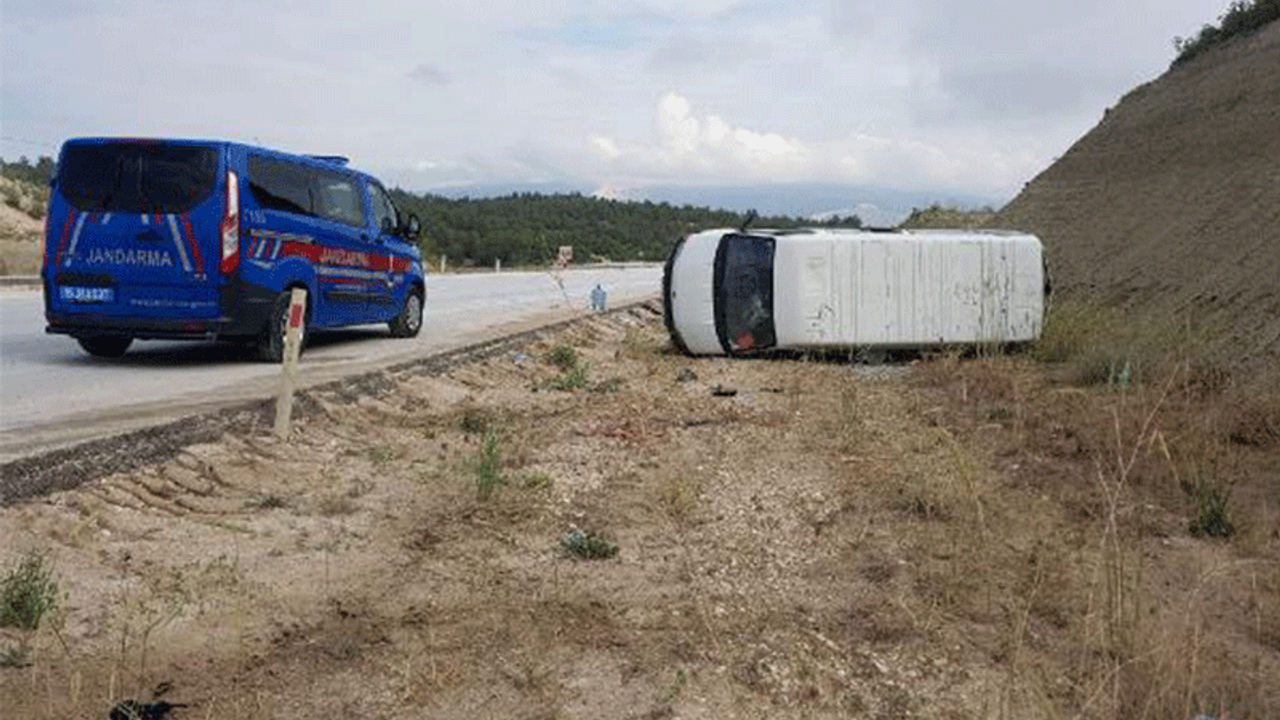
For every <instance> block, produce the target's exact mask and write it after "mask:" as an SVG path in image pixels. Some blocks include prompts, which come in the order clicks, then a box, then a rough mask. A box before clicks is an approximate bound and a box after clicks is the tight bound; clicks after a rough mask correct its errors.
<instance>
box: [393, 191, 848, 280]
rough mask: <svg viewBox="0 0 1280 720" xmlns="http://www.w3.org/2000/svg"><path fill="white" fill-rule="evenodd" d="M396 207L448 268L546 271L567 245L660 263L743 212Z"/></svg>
mask: <svg viewBox="0 0 1280 720" xmlns="http://www.w3.org/2000/svg"><path fill="white" fill-rule="evenodd" d="M391 194H392V197H393V199H394V200H395V202H396V205H397V206H398V207H399V208H400V209H401V210H402V211H405V212H410V213H414V214H415V215H417V216H418V218H419V220H420V221H421V222H422V228H423V230H422V240H421V245H422V249H423V251H424V252H425V253H426V254H427V255H428V256H429V257H434V258H439V257H441V256H444V257H447V258H448V259H449V262H450V264H456V265H464V266H465V265H479V266H489V265H493V264H494V262H495V261H501V262H502V263H503V264H504V265H526V266H528V265H546V264H549V263H551V262H552V261H553V260H555V258H556V256H557V253H558V251H559V248H560V247H561V246H563V245H568V246H572V247H573V254H574V259H575V261H577V262H591V261H594V260H600V259H608V260H614V261H628V260H661V259H663V258H665V257H666V255H667V253H668V252H669V251H670V250H671V246H672V244H673V243H674V242H675V240H676V239H677V238H680V237H683V236H684V235H688V234H690V233H694V232H698V231H700V230H707V229H711V228H720V227H739V226H741V225H742V224H743V222H744V221H745V220H746V215H745V214H744V213H738V212H733V211H730V210H716V209H712V208H707V207H694V206H692V205H683V206H676V205H672V204H670V203H666V202H658V203H655V202H652V201H647V200H646V201H644V202H631V201H621V200H608V199H603V198H596V197H589V196H585V195H582V194H580V193H568V194H556V195H542V194H539V193H514V194H511V195H507V196H505V197H497V198H460V199H452V198H446V197H441V196H438V195H430V194H427V195H414V194H412V193H408V192H405V191H403V190H393V191H392V193H391ZM815 224H817V225H824V226H828V227H854V228H857V227H861V226H862V220H861V219H860V218H858V216H856V215H850V216H847V217H833V218H830V219H828V220H826V221H823V222H819V223H815V222H814V221H812V220H804V219H801V218H795V217H787V216H768V217H759V218H756V219H754V220H753V221H752V226H753V227H768V228H794V227H802V226H805V227H810V226H814V225H815Z"/></svg>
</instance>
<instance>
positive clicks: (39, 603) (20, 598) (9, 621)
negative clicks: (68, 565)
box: [0, 552, 58, 630]
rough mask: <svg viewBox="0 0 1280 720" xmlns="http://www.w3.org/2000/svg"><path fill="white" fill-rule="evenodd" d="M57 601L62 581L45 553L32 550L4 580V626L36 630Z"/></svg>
mask: <svg viewBox="0 0 1280 720" xmlns="http://www.w3.org/2000/svg"><path fill="white" fill-rule="evenodd" d="M57 605H58V584H57V583H56V582H55V581H54V579H53V569H52V568H51V567H49V565H48V564H47V562H46V557H45V555H44V554H42V553H38V552H31V553H28V554H27V555H26V556H25V557H23V558H22V560H20V561H19V562H18V564H17V566H15V567H13V568H11V569H10V570H9V572H8V573H6V574H5V577H4V580H3V582H0V627H11V628H18V629H19V630H35V629H36V628H38V627H39V626H40V620H41V619H42V618H44V616H45V615H46V614H47V613H49V612H50V611H51V610H53V609H54V608H55V607H57Z"/></svg>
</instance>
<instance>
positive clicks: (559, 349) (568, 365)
mask: <svg viewBox="0 0 1280 720" xmlns="http://www.w3.org/2000/svg"><path fill="white" fill-rule="evenodd" d="M547 362H549V363H551V364H552V365H555V366H556V367H558V368H560V369H561V370H572V369H574V368H576V367H578V364H579V363H580V362H581V360H580V358H579V357H578V351H577V350H574V349H573V346H572V345H567V344H565V343H560V344H558V345H556V346H555V347H553V348H551V352H550V353H549V354H548V355H547Z"/></svg>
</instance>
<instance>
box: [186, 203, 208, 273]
mask: <svg viewBox="0 0 1280 720" xmlns="http://www.w3.org/2000/svg"><path fill="white" fill-rule="evenodd" d="M182 231H183V235H184V238H183V239H184V240H186V239H188V238H189V239H190V241H191V252H192V255H193V257H195V260H196V272H197V273H198V274H202V275H203V274H204V258H203V257H202V256H201V255H200V238H198V237H196V231H195V228H193V227H191V213H182Z"/></svg>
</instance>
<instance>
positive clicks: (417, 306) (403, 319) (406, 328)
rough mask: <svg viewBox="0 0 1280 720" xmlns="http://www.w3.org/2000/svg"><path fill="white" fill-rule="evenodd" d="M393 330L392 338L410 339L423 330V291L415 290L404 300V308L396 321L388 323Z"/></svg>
mask: <svg viewBox="0 0 1280 720" xmlns="http://www.w3.org/2000/svg"><path fill="white" fill-rule="evenodd" d="M387 326H388V327H390V328H391V337H398V338H410V337H414V336H416V335H417V334H418V331H419V330H421V329H422V291H421V290H418V289H416V288H415V289H413V290H410V291H409V296H408V297H406V298H405V299H404V307H403V308H401V309H400V314H399V315H397V316H396V318H395V319H394V320H392V321H391V322H389V323H387Z"/></svg>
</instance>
